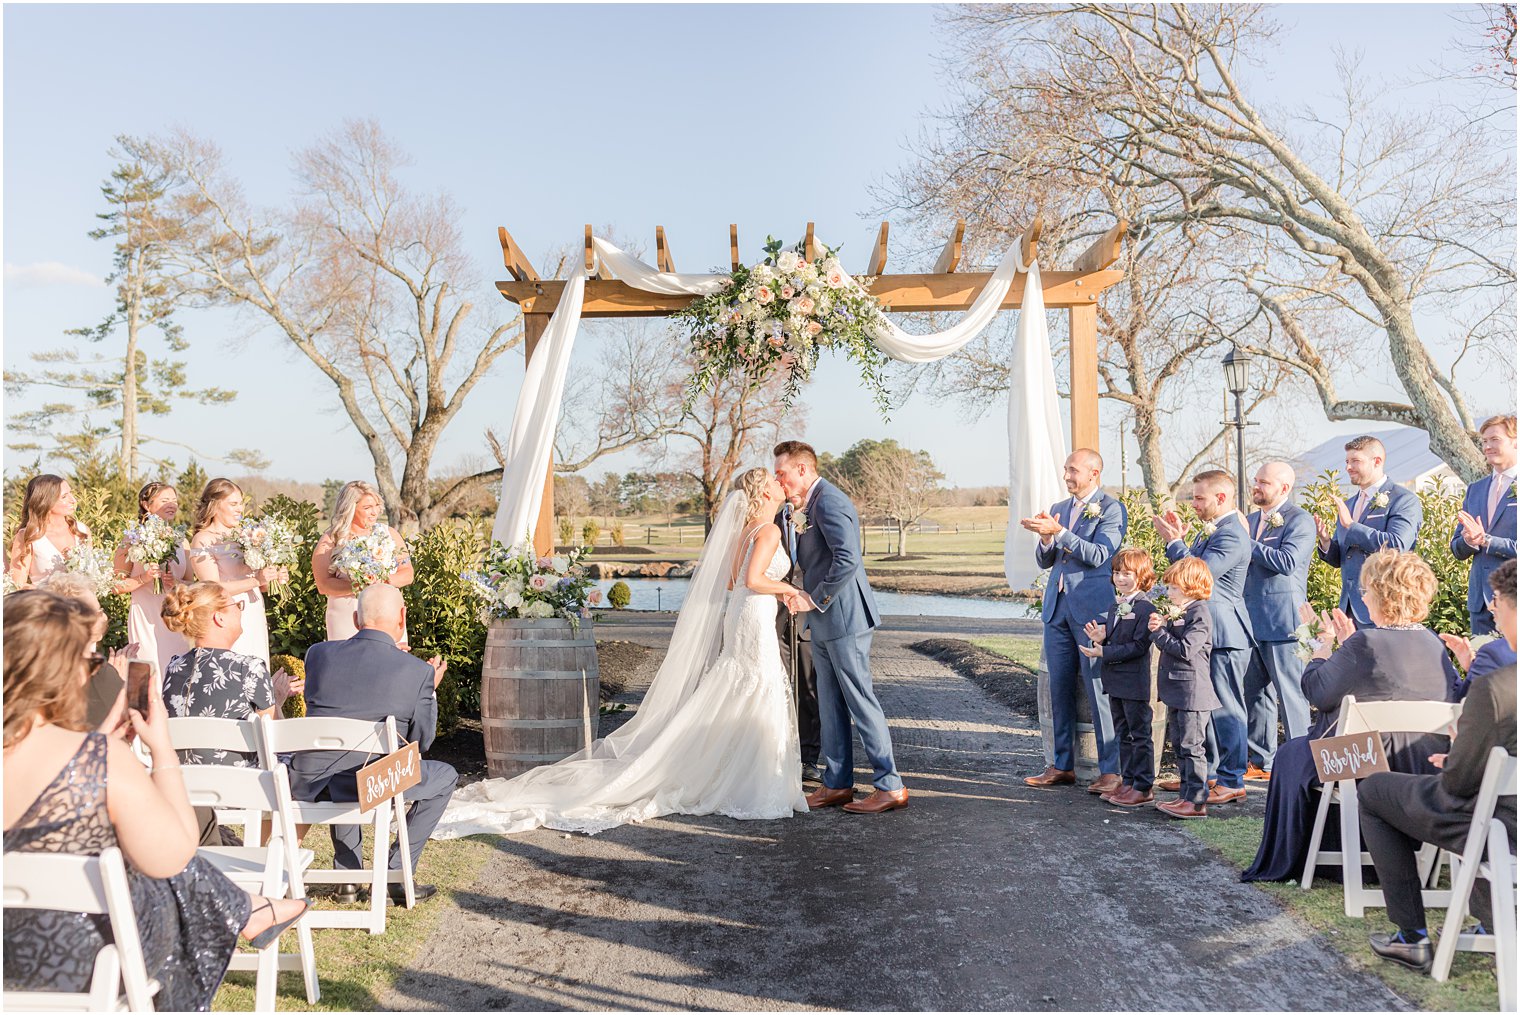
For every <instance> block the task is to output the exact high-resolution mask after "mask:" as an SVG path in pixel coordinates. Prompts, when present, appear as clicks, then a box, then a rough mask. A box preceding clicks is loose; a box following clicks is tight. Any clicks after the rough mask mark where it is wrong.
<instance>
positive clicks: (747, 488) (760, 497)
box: [735, 468, 771, 525]
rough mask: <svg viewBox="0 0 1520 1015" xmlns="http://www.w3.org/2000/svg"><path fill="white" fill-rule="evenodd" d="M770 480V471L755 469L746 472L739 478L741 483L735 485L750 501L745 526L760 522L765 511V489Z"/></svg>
mask: <svg viewBox="0 0 1520 1015" xmlns="http://www.w3.org/2000/svg"><path fill="white" fill-rule="evenodd" d="M770 480H771V474H770V471H769V470H767V469H761V468H754V469H748V470H746V471H745V473H744V475H742V476H740V477H739V482H738V483H736V484H735V486H736V487H737V488H738V489H740V490H743V491H744V496H745V497H747V498H748V499H749V505H748V507H746V508H745V511H744V524H745V525H753V524H754V523H755V522H757V521H759V520H760V512H762V511H764V510H765V487H766V486H767V484H769V483H770Z"/></svg>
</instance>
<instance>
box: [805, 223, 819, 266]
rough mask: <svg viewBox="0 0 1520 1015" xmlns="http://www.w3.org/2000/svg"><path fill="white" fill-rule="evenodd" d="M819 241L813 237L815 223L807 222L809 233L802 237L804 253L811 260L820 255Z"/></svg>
mask: <svg viewBox="0 0 1520 1015" xmlns="http://www.w3.org/2000/svg"><path fill="white" fill-rule="evenodd" d="M817 247H818V243H817V241H816V240H814V239H813V223H811V222H809V223H808V224H807V233H806V234H804V235H803V237H802V253H803V256H805V257H806V258H807V259H808V260H809V261H811V260H813V259H814V258H815V257H817V256H818V252H817Z"/></svg>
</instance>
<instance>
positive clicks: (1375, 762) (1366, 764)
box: [1309, 732, 1388, 782]
mask: <svg viewBox="0 0 1520 1015" xmlns="http://www.w3.org/2000/svg"><path fill="white" fill-rule="evenodd" d="M1309 751H1310V753H1312V754H1313V755H1314V771H1315V772H1317V773H1319V781H1320V782H1341V781H1343V780H1346V779H1364V778H1366V777H1367V776H1369V775H1372V774H1373V773H1374V772H1386V771H1388V757H1387V755H1385V754H1384V753H1383V735H1382V734H1381V733H1375V732H1368V733H1348V734H1347V735H1345V736H1343V737H1326V738H1325V739H1323V740H1311V741H1309Z"/></svg>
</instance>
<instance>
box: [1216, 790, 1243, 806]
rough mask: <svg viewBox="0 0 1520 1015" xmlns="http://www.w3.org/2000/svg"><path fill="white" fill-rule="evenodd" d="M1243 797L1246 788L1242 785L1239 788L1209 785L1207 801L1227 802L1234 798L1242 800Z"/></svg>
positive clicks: (1234, 799)
mask: <svg viewBox="0 0 1520 1015" xmlns="http://www.w3.org/2000/svg"><path fill="white" fill-rule="evenodd" d="M1245 798H1246V788H1245V787H1244V786H1242V787H1240V788H1239V789H1231V788H1230V787H1228V786H1210V787H1209V799H1208V802H1209V803H1211V804H1227V803H1232V802H1234V801H1236V800H1244V799H1245Z"/></svg>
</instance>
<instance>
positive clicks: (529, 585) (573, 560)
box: [459, 543, 602, 627]
mask: <svg viewBox="0 0 1520 1015" xmlns="http://www.w3.org/2000/svg"><path fill="white" fill-rule="evenodd" d="M585 553H586V551H585V550H584V549H576V550H571V551H570V552H569V553H567V554H557V555H555V556H552V557H535V556H534V554H533V546H532V544H530V543H523V544H520V545H518V546H514V547H510V548H508V547H505V546H502V545H501V544H500V543H494V544H492V546H491V549H490V550H489V551H488V552H487V553H486V558H485V561H484V562H483V563H482V565H481V569H480V570H479V571H466V572H465V573H463V574H461V575H460V576H459V577H460V578H461V579H462V580H463V581H464V583H465V586H466V587H467V588H468V589H469V590H470V591H471V592H473V593H474V594H475V595H476V597H477V598H479V599H480V600H482V606H481V611H480V612H481V620H482V621H487V622H488V621H489V620H490V619H491V618H492V617H502V618H506V619H524V620H528V619H540V620H547V619H549V618H550V617H563V618H564V619H566V620H568V621H570V625H571V626H572V627H579V626H580V622H581V621H582V620H588V619H590V617H591V609H590V608H591V607H592V606H597V605H600V603H601V601H602V592H601V590H600V589H598V588H596V587H595V582H594V579H592V577H591V574H590V572H589V571H587V569H586V568H585V567H584V566H583V565H581V564H579V563H578V561H579V560H580V559H581V557H582V556H583V555H584V554H585Z"/></svg>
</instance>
